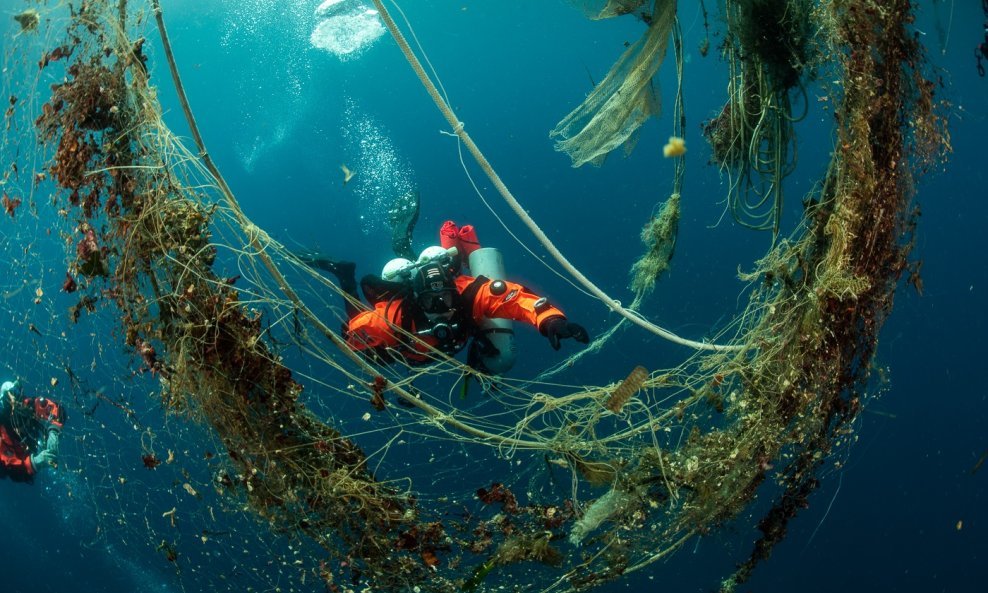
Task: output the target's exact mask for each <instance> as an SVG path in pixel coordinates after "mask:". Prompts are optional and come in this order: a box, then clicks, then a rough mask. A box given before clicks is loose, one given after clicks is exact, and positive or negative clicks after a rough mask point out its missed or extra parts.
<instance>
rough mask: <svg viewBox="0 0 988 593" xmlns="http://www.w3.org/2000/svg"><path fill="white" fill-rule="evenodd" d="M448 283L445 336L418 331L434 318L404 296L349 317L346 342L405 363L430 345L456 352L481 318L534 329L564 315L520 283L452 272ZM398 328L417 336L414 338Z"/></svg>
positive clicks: (425, 354)
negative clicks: (450, 304) (451, 298)
mask: <svg viewBox="0 0 988 593" xmlns="http://www.w3.org/2000/svg"><path fill="white" fill-rule="evenodd" d="M454 283H455V288H456V292H457V295H458V298H457V300H456V302H455V303H454V309H455V313H454V314H453V317H452V318H451V319H449V320H448V322H445V321H442V322H440V323H441V324H443V325H445V326H446V328H447V329H448V333H449V334H451V335H449V337H448V339H444V340H441V339H440V338H437V337H436V336H437V335H439V334H438V332H436V331H432V332H431V333H428V334H426V335H423V334H422V332H423V331H428V330H430V329H432V328H434V327H435V322H430V321H429V320H428V319H427V318H426V317H425V316H424V315H421V314H416V313H415V312H414V311H412V310H411V308H410V307H409V306H408V304H406V302H405V300H404V299H402V298H394V299H391V300H382V301H379V302H377V303H374V308H373V309H372V310H370V311H364V312H362V313H359V314H358V315H356V316H354V317H353V318H352V319H351V320H350V322H349V324H348V326H347V332H346V336H347V343H348V344H349V345H350V347H351V348H353V349H354V350H358V351H365V352H367V353H368V354H373V355H376V356H378V357H380V358H381V359H383V360H385V361H390V360H391V359H392V358H393V356H394V354H398V355H400V356H401V357H403V358H404V359H405V360H406V361H407V362H409V363H412V364H421V363H424V362H427V361H429V360H432V359H434V357H433V356H430V350H431V349H432V348H435V349H438V350H442V351H443V352H445V353H446V354H450V355H452V354H455V353H456V352H458V351H459V350H460V349H462V348H463V347H464V346H465V345H466V343H467V340H468V339H469V338H470V337H473V336H474V334H475V333H476V330H477V324H478V323H479V322H480V320H482V319H483V318H485V317H487V318H491V319H513V320H515V321H523V322H525V323H528V324H530V325H532V326H534V327H536V328H537V329H539V330H540V331H542V328H543V324H544V323H545V321H546V320H548V319H551V318H553V317H565V316H564V315H563V312H562V311H560V310H559V309H558V308H556V307H554V306H552V305H550V304H549V303H548V301H546V299H544V298H541V297H539V296H537V295H534V294H532V293H531V292H529V291H528V289H526V288H525V287H524V286H522V285H521V284H516V283H514V282H508V281H506V280H490V279H488V278H485V277H484V276H479V277H477V278H474V277H472V276H457V277H456V278H455V279H454ZM407 298H411V297H407ZM401 330H404V332H408V333H410V334H419V336H418V338H417V339H416V338H414V337H410V336H408V335H405V334H404V333H403V332H402V331H401ZM442 337H445V336H442Z"/></svg>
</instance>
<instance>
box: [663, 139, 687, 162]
mask: <svg viewBox="0 0 988 593" xmlns="http://www.w3.org/2000/svg"><path fill="white" fill-rule="evenodd" d="M684 154H686V140H683V139H682V138H680V137H679V136H669V142H668V143H667V144H666V145H665V146H663V147H662V156H664V157H666V158H667V159H668V158H672V157H675V156H683V155H684Z"/></svg>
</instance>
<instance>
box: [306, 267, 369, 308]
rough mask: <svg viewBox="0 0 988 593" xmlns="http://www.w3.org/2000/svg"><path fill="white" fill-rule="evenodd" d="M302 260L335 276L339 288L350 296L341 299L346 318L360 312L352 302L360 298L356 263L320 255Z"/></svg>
mask: <svg viewBox="0 0 988 593" xmlns="http://www.w3.org/2000/svg"><path fill="white" fill-rule="evenodd" d="M302 260H303V261H305V262H306V263H308V264H309V265H311V266H312V267H313V268H317V269H320V270H322V271H324V272H329V273H330V274H332V275H333V276H335V277H336V283H337V284H339V285H340V290H342V291H343V292H344V294H346V295H348V296H350V297H351V298H352V300H351V299H348V298H344V299H343V303H344V305H345V306H346V315H347V318H348V319H352V318H353V317H354V316H355V315H357V313H360V309H359V308H358V307H357V305H356V304H354V302H353V301H359V300H360V295H359V294H358V293H357V277H356V271H357V264H355V263H353V262H352V261H333V260H331V259H327V258H325V257H320V256H311V257H304V258H302Z"/></svg>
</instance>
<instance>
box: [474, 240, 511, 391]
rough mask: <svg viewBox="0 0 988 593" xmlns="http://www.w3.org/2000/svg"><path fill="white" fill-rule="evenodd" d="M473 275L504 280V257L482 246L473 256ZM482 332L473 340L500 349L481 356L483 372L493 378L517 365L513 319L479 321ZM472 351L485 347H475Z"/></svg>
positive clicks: (475, 345) (498, 252) (490, 248)
mask: <svg viewBox="0 0 988 593" xmlns="http://www.w3.org/2000/svg"><path fill="white" fill-rule="evenodd" d="M469 268H470V275H472V276H475V277H476V276H485V277H487V278H489V279H491V280H504V279H505V277H504V258H503V257H501V252H500V251H498V250H497V249H495V248H493V247H482V248H480V249H477V250H475V251H473V252H471V253H470V261H469ZM478 326H479V330H478V331H477V337H476V338H474V340H477V339H480V340H485V339H486V340H487V341H489V342H490V343H491V345H493V346H494V347H495V348H497V350H498V352H497V354H493V355H490V354H485V353H483V352H481V353H480V355H479V358H480V362H481V363H482V364H483V366H484V369H485V370H486V371H487V372H489V373H491V374H492V375H501V374H504V373H506V372H508V371H509V370H511V367H513V366H515V360H516V359H517V358H518V347H517V346H516V345H515V330H514V322H513V321H511V320H510V319H488V318H487V317H485V318H483V319H481V320H480V321H479V322H478ZM471 347H472V348H476V347H480V348H481V349H483V346H481V345H480V344H473V345H472V346H471Z"/></svg>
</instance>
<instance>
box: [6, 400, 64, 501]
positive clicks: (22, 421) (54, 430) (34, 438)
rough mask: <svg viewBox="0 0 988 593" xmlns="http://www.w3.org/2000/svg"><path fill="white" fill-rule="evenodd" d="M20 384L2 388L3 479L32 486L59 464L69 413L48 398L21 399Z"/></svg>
mask: <svg viewBox="0 0 988 593" xmlns="http://www.w3.org/2000/svg"><path fill="white" fill-rule="evenodd" d="M17 383H18V382H17V381H5V382H4V383H3V384H2V385H0V478H9V479H10V480H12V481H14V482H28V483H31V482H33V481H34V476H36V475H37V474H38V473H40V472H41V471H42V470H44V469H45V468H46V467H48V466H53V467H54V466H56V465H57V464H58V439H59V434H60V432H61V430H62V426H63V425H64V424H65V412H64V410H63V409H62V407H61V405H59V404H58V403H56V402H54V401H52V400H50V399H48V398H45V397H26V398H22V397H19V396H18V395H17V388H18V385H17Z"/></svg>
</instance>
